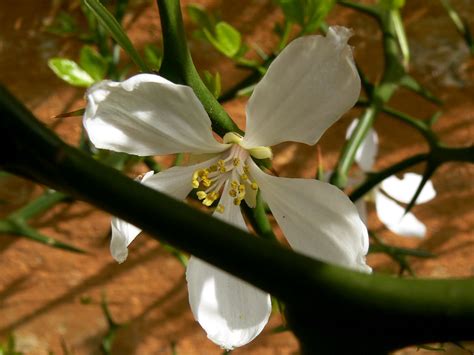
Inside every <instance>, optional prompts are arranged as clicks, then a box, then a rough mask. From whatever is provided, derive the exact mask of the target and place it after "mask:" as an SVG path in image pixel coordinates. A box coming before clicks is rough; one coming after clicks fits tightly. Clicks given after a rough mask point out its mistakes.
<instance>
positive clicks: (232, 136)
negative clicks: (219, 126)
mask: <svg viewBox="0 0 474 355" xmlns="http://www.w3.org/2000/svg"><path fill="white" fill-rule="evenodd" d="M242 139H243V137H242V136H241V135H240V134H238V133H235V132H227V133H226V134H225V135H224V138H223V141H224V144H229V143H237V144H238V143H240V142H241V141H242Z"/></svg>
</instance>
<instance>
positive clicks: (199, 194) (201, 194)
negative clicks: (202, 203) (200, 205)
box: [196, 191, 207, 200]
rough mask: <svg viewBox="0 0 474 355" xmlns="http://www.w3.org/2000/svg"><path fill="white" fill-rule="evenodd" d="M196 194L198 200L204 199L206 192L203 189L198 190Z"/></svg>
mask: <svg viewBox="0 0 474 355" xmlns="http://www.w3.org/2000/svg"><path fill="white" fill-rule="evenodd" d="M196 195H197V197H198V199H199V200H204V199H205V198H206V197H207V194H206V193H205V192H204V191H198V192H197V193H196Z"/></svg>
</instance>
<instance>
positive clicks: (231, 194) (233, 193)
mask: <svg viewBox="0 0 474 355" xmlns="http://www.w3.org/2000/svg"><path fill="white" fill-rule="evenodd" d="M229 195H230V196H232V197H237V191H235V190H234V189H232V190H229Z"/></svg>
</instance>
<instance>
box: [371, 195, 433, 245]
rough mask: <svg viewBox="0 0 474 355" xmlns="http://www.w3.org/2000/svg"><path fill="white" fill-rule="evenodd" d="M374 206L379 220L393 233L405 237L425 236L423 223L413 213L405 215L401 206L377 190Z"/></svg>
mask: <svg viewBox="0 0 474 355" xmlns="http://www.w3.org/2000/svg"><path fill="white" fill-rule="evenodd" d="M375 208H376V211H377V215H378V216H379V218H380V220H381V221H382V222H383V224H385V226H386V227H387V228H388V229H389V230H391V231H392V232H393V233H396V234H399V235H401V236H405V237H418V238H423V237H424V236H425V234H426V227H425V225H424V224H423V223H421V222H420V221H419V220H418V219H417V218H416V217H415V215H414V214H413V213H407V214H406V215H405V209H404V208H403V207H402V206H400V205H398V204H397V203H396V202H395V201H392V200H391V199H389V198H388V197H386V196H385V195H384V194H383V193H381V192H378V191H376V193H375Z"/></svg>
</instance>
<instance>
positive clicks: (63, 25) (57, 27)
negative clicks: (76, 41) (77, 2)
mask: <svg viewBox="0 0 474 355" xmlns="http://www.w3.org/2000/svg"><path fill="white" fill-rule="evenodd" d="M78 30H79V27H78V25H77V22H76V19H75V18H74V17H72V16H71V15H69V14H68V13H66V12H64V11H61V12H60V13H59V14H58V15H57V16H56V18H55V19H54V21H53V23H52V24H51V25H49V26H48V27H46V31H47V32H49V33H52V34H55V35H59V36H69V35H73V34H76V33H77V32H78Z"/></svg>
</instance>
